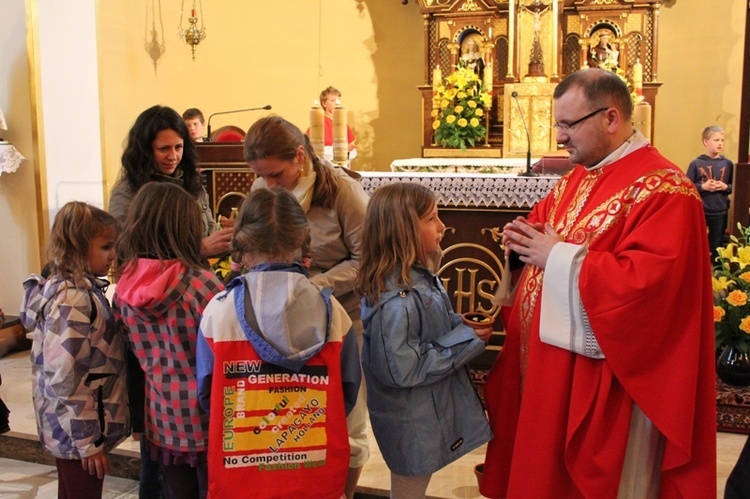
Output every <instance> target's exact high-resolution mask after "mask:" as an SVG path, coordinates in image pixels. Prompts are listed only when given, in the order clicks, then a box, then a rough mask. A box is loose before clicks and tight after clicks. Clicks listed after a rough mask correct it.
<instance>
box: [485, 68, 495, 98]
mask: <svg viewBox="0 0 750 499" xmlns="http://www.w3.org/2000/svg"><path fill="white" fill-rule="evenodd" d="M492 83H493V78H492V63H491V62H488V63H487V65H486V66H485V67H484V91H485V92H492Z"/></svg>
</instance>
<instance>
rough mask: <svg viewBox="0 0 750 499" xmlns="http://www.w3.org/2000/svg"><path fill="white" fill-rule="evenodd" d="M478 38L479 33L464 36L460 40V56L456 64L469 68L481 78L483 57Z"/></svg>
mask: <svg viewBox="0 0 750 499" xmlns="http://www.w3.org/2000/svg"><path fill="white" fill-rule="evenodd" d="M480 40H481V36H480V35H479V33H473V34H470V35H466V36H464V39H463V41H462V42H461V58H460V59H459V60H458V64H459V65H460V66H461V67H466V68H469V69H471V70H472V71H474V73H476V74H477V75H478V76H479V78H482V77H483V75H484V59H483V58H482V50H481V46H480V45H479V41H480Z"/></svg>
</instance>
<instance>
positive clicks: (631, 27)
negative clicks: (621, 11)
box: [625, 14, 643, 33]
mask: <svg viewBox="0 0 750 499" xmlns="http://www.w3.org/2000/svg"><path fill="white" fill-rule="evenodd" d="M642 27H643V15H642V14H635V15H629V16H628V17H627V18H626V19H625V33H630V32H633V31H637V32H639V33H640V32H641V31H642Z"/></svg>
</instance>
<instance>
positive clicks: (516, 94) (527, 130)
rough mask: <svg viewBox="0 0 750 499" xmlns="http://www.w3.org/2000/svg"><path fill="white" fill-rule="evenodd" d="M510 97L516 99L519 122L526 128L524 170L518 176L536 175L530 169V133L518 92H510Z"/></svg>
mask: <svg viewBox="0 0 750 499" xmlns="http://www.w3.org/2000/svg"><path fill="white" fill-rule="evenodd" d="M510 95H511V97H513V98H514V99H516V105H517V106H518V114H520V115H521V122H522V123H523V128H524V130H526V145H527V148H526V171H525V172H521V173H519V174H518V176H519V177H538V176H539V175H537V174H536V173H534V172H532V171H531V135H530V134H529V127H528V126H526V118H524V117H523V111H522V110H521V103H520V102H519V100H518V92H516V91H514V92H513V93H512V94H510Z"/></svg>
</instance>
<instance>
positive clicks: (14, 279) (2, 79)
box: [0, 0, 40, 315]
mask: <svg viewBox="0 0 750 499" xmlns="http://www.w3.org/2000/svg"><path fill="white" fill-rule="evenodd" d="M0 54H2V56H1V57H0V108H2V110H3V113H4V114H5V118H6V120H7V122H8V130H5V131H1V132H0V136H2V137H3V138H4V139H5V140H7V141H9V142H11V143H13V145H15V146H16V148H17V149H18V150H19V151H21V153H22V154H23V155H24V156H26V158H27V160H28V161H26V162H25V163H24V164H23V165H22V166H21V167H20V168H19V169H18V171H16V172H15V173H8V174H3V175H0V307H2V308H3V310H4V311H5V312H6V313H7V314H11V315H18V310H19V305H20V303H21V292H22V291H21V290H22V288H21V282H22V281H23V280H24V279H25V278H26V276H27V275H28V274H29V273H31V272H38V270H39V262H40V258H39V249H38V246H39V237H38V225H37V203H36V191H35V184H34V182H35V180H34V150H33V140H32V127H31V99H30V94H29V87H30V85H29V66H28V58H27V56H26V15H25V11H24V0H0Z"/></svg>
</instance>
